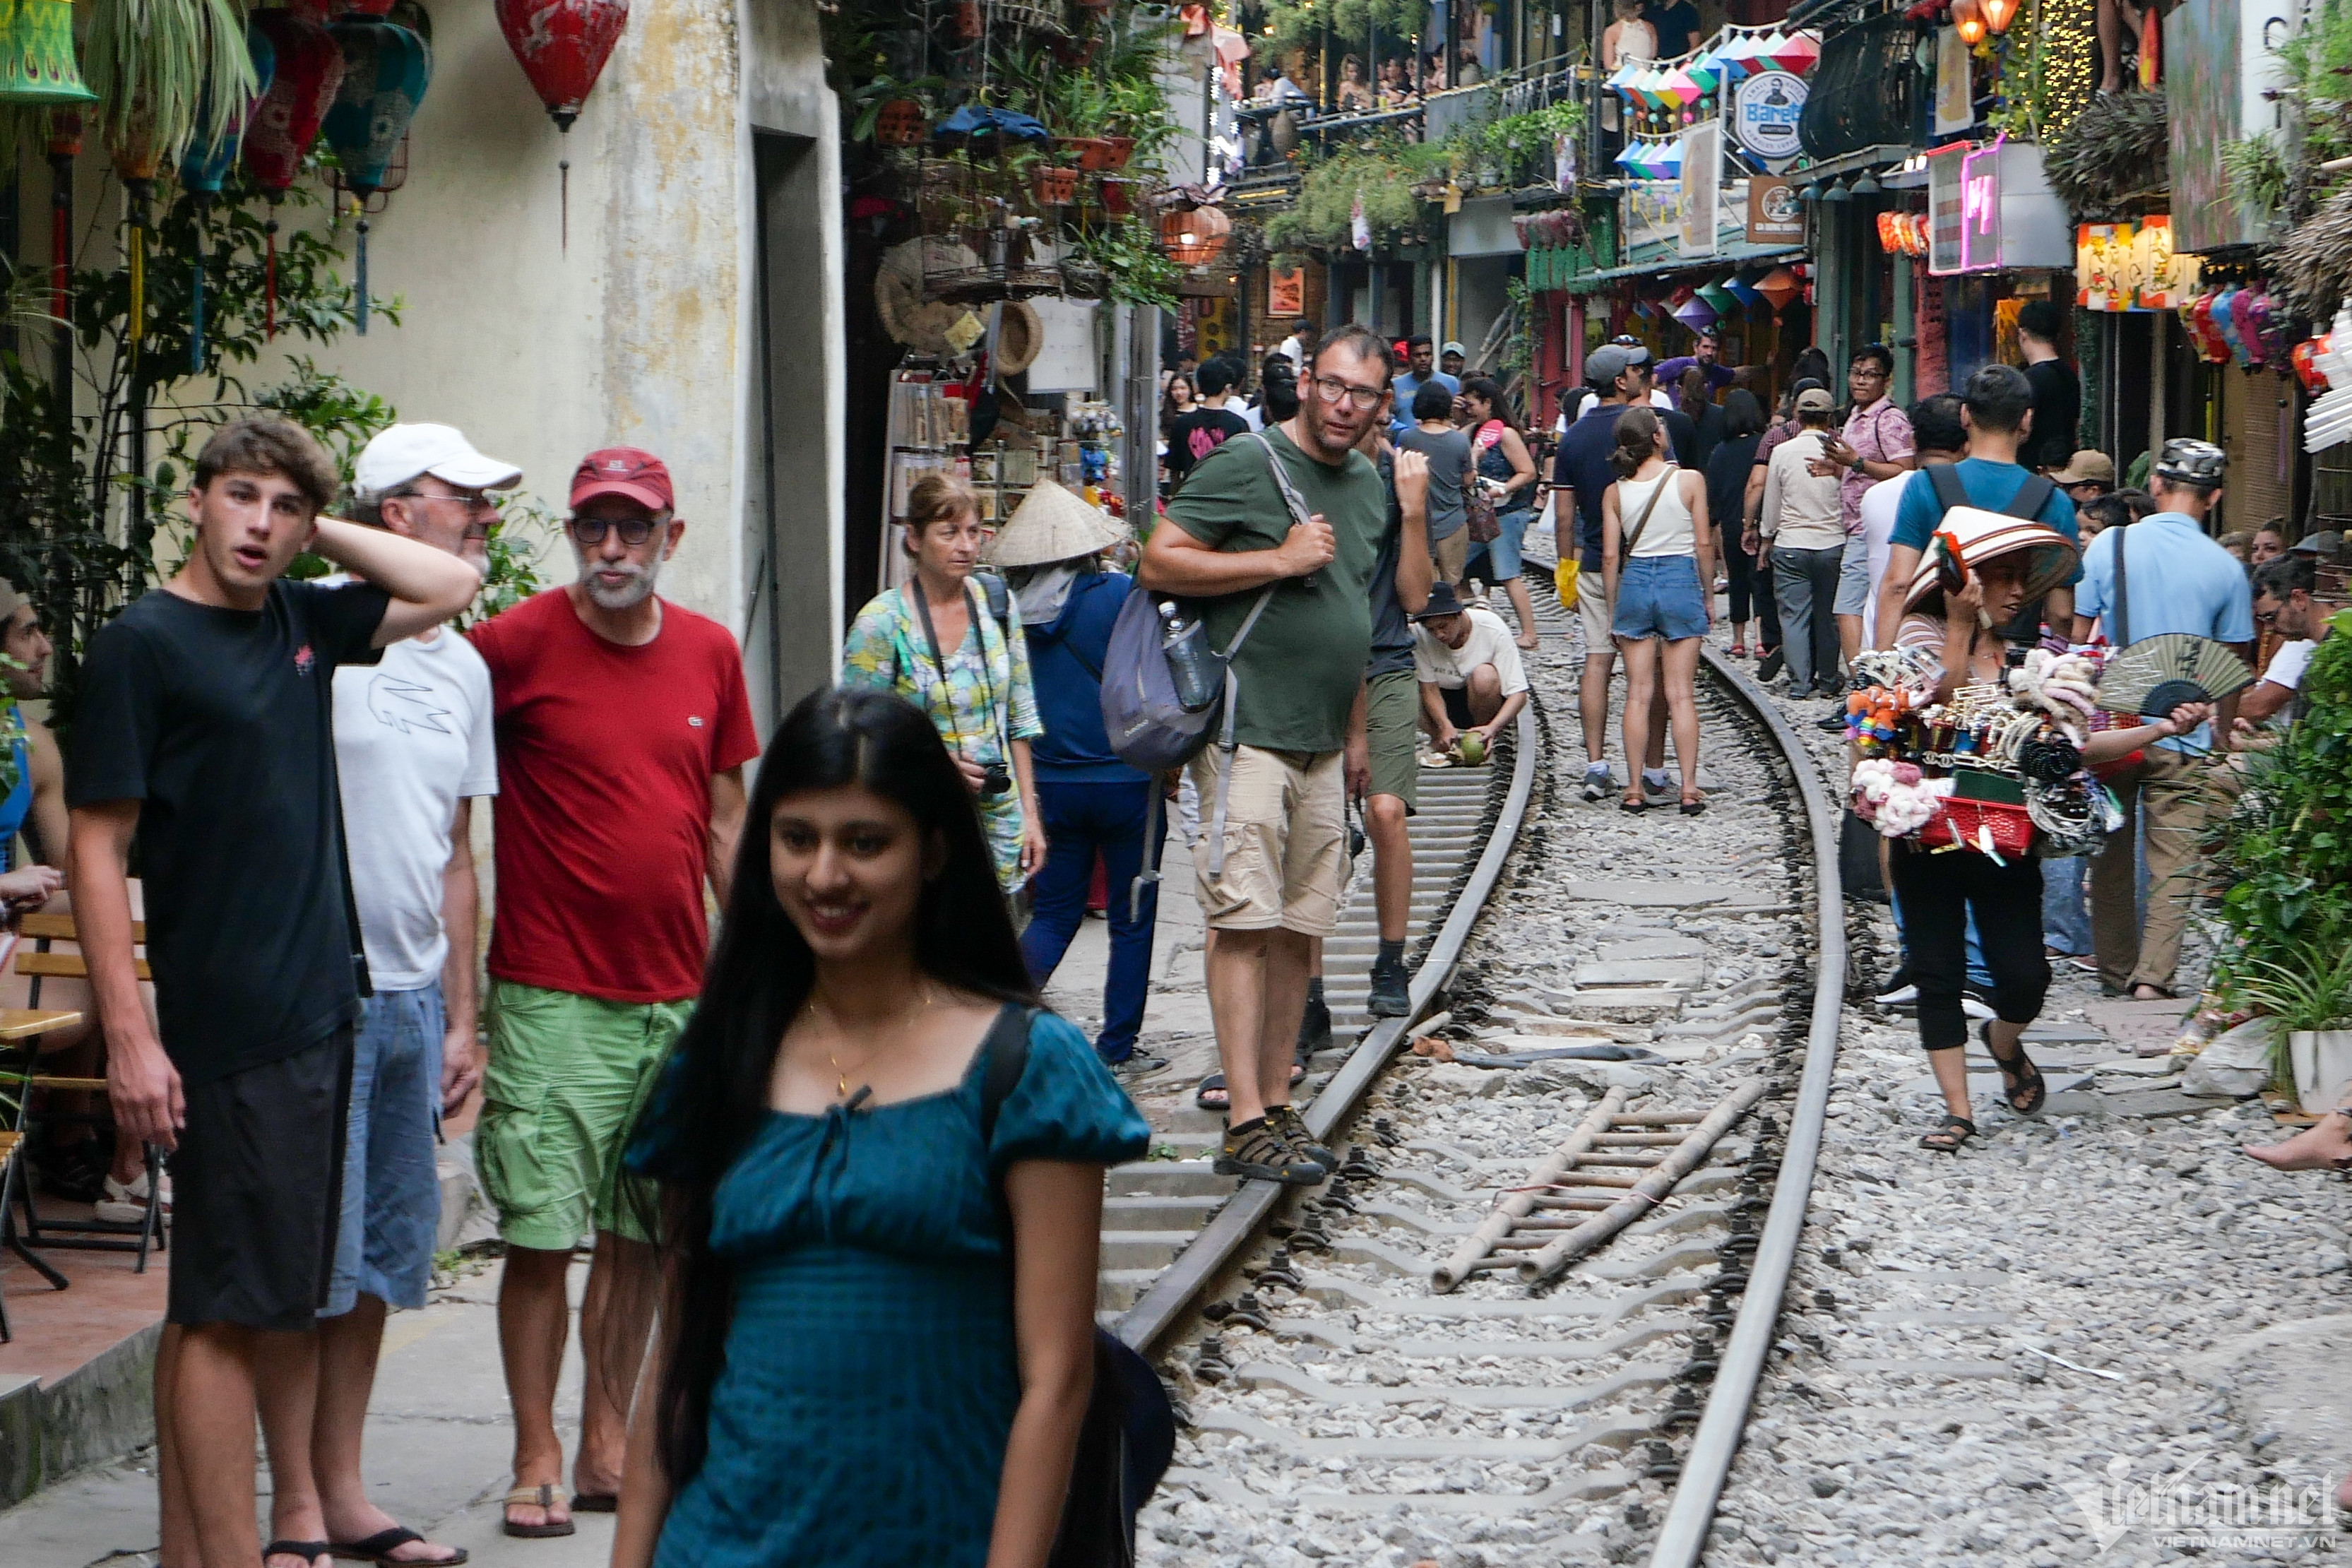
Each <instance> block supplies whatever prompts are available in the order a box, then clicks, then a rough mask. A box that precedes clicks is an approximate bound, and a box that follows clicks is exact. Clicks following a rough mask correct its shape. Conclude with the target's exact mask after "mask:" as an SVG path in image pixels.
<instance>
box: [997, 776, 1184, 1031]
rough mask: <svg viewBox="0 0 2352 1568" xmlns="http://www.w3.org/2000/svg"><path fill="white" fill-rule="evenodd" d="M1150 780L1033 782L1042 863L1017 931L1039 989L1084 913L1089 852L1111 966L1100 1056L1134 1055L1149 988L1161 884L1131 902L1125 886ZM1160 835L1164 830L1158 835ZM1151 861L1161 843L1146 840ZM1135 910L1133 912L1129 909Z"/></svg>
mask: <svg viewBox="0 0 2352 1568" xmlns="http://www.w3.org/2000/svg"><path fill="white" fill-rule="evenodd" d="M1151 789H1152V785H1151V782H1150V780H1148V779H1139V780H1137V781H1136V782H1135V783H1133V784H1056V783H1054V782H1051V781H1049V780H1045V779H1040V780H1038V781H1037V810H1038V812H1039V813H1040V814H1041V815H1042V816H1044V817H1045V842H1046V844H1047V845H1048V849H1047V851H1046V855H1045V869H1043V870H1041V871H1039V872H1038V873H1037V877H1036V880H1035V881H1034V882H1032V883H1031V884H1030V895H1031V898H1032V900H1034V906H1033V910H1032V912H1031V914H1030V917H1029V926H1028V929H1027V930H1025V931H1023V932H1022V933H1021V956H1022V957H1023V958H1024V960H1026V961H1027V963H1028V965H1029V978H1030V980H1031V982H1032V983H1033V984H1035V985H1036V986H1037V987H1038V988H1039V989H1041V990H1042V989H1044V987H1045V982H1046V981H1047V980H1048V979H1050V978H1051V977H1052V976H1053V973H1054V971H1055V968H1057V967H1058V966H1059V965H1060V964H1061V962H1062V954H1063V953H1065V952H1068V951H1069V946H1070V939H1071V938H1072V937H1074V936H1076V935H1077V933H1078V925H1079V923H1080V922H1081V921H1084V920H1085V919H1086V917H1087V883H1088V882H1090V881H1091V880H1093V878H1094V868H1095V856H1096V855H1097V853H1100V855H1101V856H1102V858H1103V863H1104V865H1105V866H1106V867H1107V868H1108V871H1109V873H1110V910H1109V913H1110V973H1109V975H1108V978H1107V980H1106V982H1105V984H1104V986H1103V1026H1102V1033H1101V1034H1100V1035H1098V1036H1097V1037H1096V1039H1095V1050H1096V1052H1097V1054H1098V1055H1099V1056H1100V1057H1101V1058H1103V1060H1105V1061H1107V1062H1123V1061H1125V1060H1126V1059H1127V1058H1129V1057H1131V1056H1133V1055H1134V1054H1135V1040H1136V1037H1137V1036H1138V1035H1139V1034H1141V1033H1142V1031H1143V1002H1144V996H1145V994H1146V993H1147V992H1149V991H1150V988H1151V936H1152V931H1154V929H1155V928H1156V927H1157V926H1158V925H1159V922H1160V884H1159V883H1157V882H1149V883H1146V884H1145V885H1144V889H1143V899H1142V902H1141V904H1140V906H1137V905H1136V904H1135V903H1134V901H1133V900H1132V899H1131V898H1130V896H1129V889H1130V886H1131V885H1132V884H1133V882H1134V881H1135V879H1136V877H1137V875H1138V874H1139V872H1140V871H1141V870H1142V869H1143V861H1144V843H1143V828H1144V822H1145V820H1146V818H1147V817H1148V816H1150V806H1151ZM1163 837H1164V835H1163ZM1150 858H1151V865H1152V868H1153V869H1155V870H1157V869H1158V868H1159V866H1160V846H1159V845H1157V844H1154V845H1152V846H1151V847H1150ZM1130 909H1134V910H1136V912H1135V913H1134V915H1133V916H1132V917H1130V915H1129V910H1130Z"/></svg>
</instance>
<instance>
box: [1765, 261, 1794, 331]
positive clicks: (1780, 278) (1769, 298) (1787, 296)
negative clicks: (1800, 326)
mask: <svg viewBox="0 0 2352 1568" xmlns="http://www.w3.org/2000/svg"><path fill="white" fill-rule="evenodd" d="M1804 290H1805V286H1804V285H1803V284H1801V283H1800V282H1798V281H1797V275H1796V274H1795V273H1793V272H1791V271H1790V270H1789V269H1788V268H1785V267H1775V268H1772V270H1771V271H1769V272H1768V273H1766V274H1765V275H1764V276H1763V277H1762V278H1761V279H1758V281H1757V284H1756V292H1758V293H1759V294H1761V295H1763V296H1764V299H1765V301H1766V302H1767V303H1769V305H1770V306H1771V307H1772V321H1773V322H1774V324H1775V325H1778V324H1779V322H1780V312H1781V311H1783V310H1787V309H1788V308H1789V302H1790V300H1794V299H1795V298H1796V297H1797V296H1798V295H1800V294H1801V293H1803V292H1804Z"/></svg>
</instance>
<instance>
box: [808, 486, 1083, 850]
mask: <svg viewBox="0 0 2352 1568" xmlns="http://www.w3.org/2000/svg"><path fill="white" fill-rule="evenodd" d="M987 542H988V530H987V528H986V527H985V526H984V525H983V524H982V522H981V521H980V502H979V498H978V497H976V496H975V495H974V494H973V493H972V489H971V486H970V485H968V484H966V483H964V482H963V481H962V480H961V479H951V478H949V477H947V476H945V475H940V474H934V475H931V476H929V477H928V478H926V479H921V480H919V481H918V482H917V484H916V486H915V488H914V491H913V493H912V494H910V495H909V496H908V500H907V539H906V548H907V553H908V555H910V556H912V557H913V558H914V564H915V576H914V580H913V581H912V582H910V583H908V584H906V585H905V586H904V587H898V588H891V589H888V590H886V591H885V592H883V593H880V594H877V595H875V596H874V598H873V599H871V600H870V601H868V602H867V604H866V607H865V608H864V609H862V610H860V611H858V612H857V619H856V622H855V623H853V624H852V625H851V626H850V628H849V645H848V647H847V648H846V649H845V651H844V653H843V657H842V670H841V680H842V684H843V685H845V686H871V687H877V688H879V689H883V690H886V691H895V692H897V693H898V695H899V696H901V697H903V698H905V699H906V700H908V701H909V702H911V703H913V704H914V705H915V706H916V707H918V708H919V709H921V710H923V711H924V713H925V714H927V715H929V718H930V721H931V726H932V728H934V729H936V730H937V731H939V732H940V740H942V741H944V742H946V743H947V748H948V753H949V754H950V756H952V757H954V758H955V762H956V766H957V767H958V768H959V769H961V771H962V773H963V777H964V782H965V783H966V784H969V785H970V786H971V792H972V794H973V795H974V796H975V797H976V804H977V805H979V807H980V820H981V826H982V827H983V828H984V829H986V830H987V834H988V843H989V848H990V849H991V850H992V852H993V853H994V855H995V857H996V879H997V882H998V884H999V885H1000V886H1002V887H1003V889H1004V890H1005V891H1006V892H1007V893H1012V892H1014V891H1016V890H1017V889H1019V888H1020V887H1021V885H1022V884H1023V883H1024V882H1025V881H1027V880H1028V879H1029V878H1030V876H1031V875H1032V874H1034V872H1035V871H1036V869H1037V868H1039V867H1041V866H1043V865H1044V864H1045V828H1044V826H1042V824H1043V820H1044V819H1043V818H1042V817H1040V816H1039V815H1038V812H1037V782H1036V775H1035V773H1034V771H1033V770H1032V768H1031V766H1030V763H1029V742H1030V741H1031V740H1032V739H1034V737H1036V736H1039V735H1042V734H1044V733H1045V725H1044V724H1042V723H1040V722H1039V721H1038V719H1037V700H1036V697H1035V695H1034V692H1033V691H1032V690H1031V689H1030V685H1029V647H1028V644H1027V643H1026V642H1024V640H1023V639H1022V636H1021V620H1020V617H1019V616H1016V615H1013V614H1012V613H1011V612H1010V609H1009V606H1008V609H1007V611H1006V613H1005V614H1003V616H998V615H997V614H996V613H995V611H994V607H993V602H994V601H995V600H997V599H998V598H1000V597H1001V596H1002V595H1001V591H1000V592H987V591H982V589H981V588H977V587H975V586H974V585H973V584H972V582H971V574H972V569H973V567H975V566H977V565H978V564H979V563H980V552H981V550H982V547H983V546H984V545H986V543H987ZM990 586H991V587H992V586H993V585H992V584H991V585H990Z"/></svg>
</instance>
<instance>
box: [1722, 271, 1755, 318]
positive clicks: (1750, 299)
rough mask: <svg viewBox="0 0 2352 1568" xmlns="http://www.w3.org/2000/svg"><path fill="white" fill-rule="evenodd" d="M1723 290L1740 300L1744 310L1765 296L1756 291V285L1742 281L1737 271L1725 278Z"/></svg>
mask: <svg viewBox="0 0 2352 1568" xmlns="http://www.w3.org/2000/svg"><path fill="white" fill-rule="evenodd" d="M1723 291H1724V292H1725V293H1727V294H1728V295H1730V296H1731V297H1732V298H1733V299H1735V300H1738V301H1739V304H1740V308H1741V309H1742V310H1745V309H1746V308H1747V307H1748V306H1750V305H1753V304H1754V303H1756V301H1757V300H1759V299H1761V298H1762V297H1763V296H1761V295H1759V294H1758V293H1757V292H1756V285H1754V284H1753V283H1748V282H1744V281H1742V280H1741V279H1740V276H1739V274H1738V273H1737V272H1735V273H1733V274H1732V275H1731V276H1730V277H1728V278H1727V279H1724V280H1723Z"/></svg>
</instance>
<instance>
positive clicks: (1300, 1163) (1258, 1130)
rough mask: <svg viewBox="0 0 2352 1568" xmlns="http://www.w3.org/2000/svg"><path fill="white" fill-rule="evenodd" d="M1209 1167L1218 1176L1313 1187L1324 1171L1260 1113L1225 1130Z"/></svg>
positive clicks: (1319, 1180)
mask: <svg viewBox="0 0 2352 1568" xmlns="http://www.w3.org/2000/svg"><path fill="white" fill-rule="evenodd" d="M1210 1169H1212V1170H1213V1171H1214V1172H1216V1173H1217V1174H1218V1175H1220V1176H1240V1177H1242V1178H1243V1179H1244V1180H1245V1181H1252V1182H1280V1183H1282V1184H1284V1185H1285V1186H1290V1187H1311V1186H1315V1185H1317V1184H1319V1183H1321V1181H1322V1180H1323V1178H1324V1175H1325V1174H1326V1173H1325V1171H1324V1169H1323V1167H1322V1166H1320V1165H1318V1164H1317V1163H1315V1162H1314V1161H1312V1160H1310V1159H1308V1158H1307V1157H1306V1156H1305V1155H1304V1154H1301V1153H1299V1152H1297V1151H1296V1150H1294V1149H1292V1148H1291V1146H1290V1141H1289V1140H1288V1139H1286V1138H1285V1137H1283V1136H1282V1134H1281V1133H1280V1131H1277V1130H1276V1128H1275V1126H1274V1125H1273V1123H1272V1121H1271V1120H1270V1119H1269V1118H1266V1117H1263V1116H1261V1117H1259V1118H1258V1119H1257V1120H1256V1121H1244V1122H1243V1123H1242V1124H1241V1125H1240V1126H1239V1127H1229V1128H1227V1129H1225V1141H1224V1142H1223V1144H1221V1145H1219V1147H1218V1149H1217V1159H1216V1163H1214V1164H1213V1165H1212V1166H1211V1167H1210Z"/></svg>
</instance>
